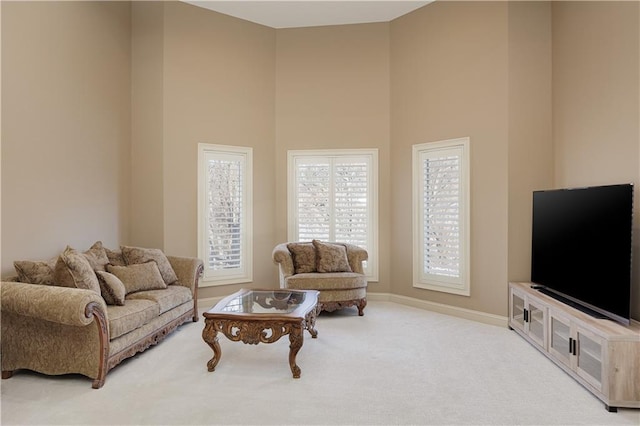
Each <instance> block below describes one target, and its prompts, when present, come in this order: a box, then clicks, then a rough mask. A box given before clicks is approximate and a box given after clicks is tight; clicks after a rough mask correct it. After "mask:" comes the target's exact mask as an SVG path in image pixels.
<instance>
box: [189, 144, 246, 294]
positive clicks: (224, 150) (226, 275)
mask: <svg viewBox="0 0 640 426" xmlns="http://www.w3.org/2000/svg"><path fill="white" fill-rule="evenodd" d="M212 155H213V156H216V155H217V156H219V158H229V157H231V158H237V159H238V160H239V161H241V164H242V167H243V176H244V179H243V188H242V217H243V218H244V220H243V223H242V229H243V231H244V232H242V234H241V240H242V242H241V256H242V257H241V259H242V261H241V263H242V267H241V268H237V269H234V270H232V271H216V270H213V269H212V268H210V267H209V265H208V264H207V259H208V258H209V250H208V248H207V246H206V245H207V238H206V232H207V221H208V215H207V213H206V210H205V209H206V205H207V187H208V176H207V174H208V166H207V161H208V159H209V158H210V157H211V156H212ZM197 198H198V214H197V216H198V217H197V222H198V257H199V258H200V259H202V260H203V261H204V272H203V274H202V279H201V280H200V287H212V286H220V285H227V284H238V283H248V282H252V281H253V148H251V147H240V146H231V145H218V144H208V143H199V144H198V197H197Z"/></svg>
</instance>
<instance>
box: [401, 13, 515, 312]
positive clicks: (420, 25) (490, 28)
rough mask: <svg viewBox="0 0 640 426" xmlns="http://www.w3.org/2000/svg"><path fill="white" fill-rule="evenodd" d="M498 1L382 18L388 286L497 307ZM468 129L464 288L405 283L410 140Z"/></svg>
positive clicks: (502, 175) (504, 123)
mask: <svg viewBox="0 0 640 426" xmlns="http://www.w3.org/2000/svg"><path fill="white" fill-rule="evenodd" d="M507 41H508V25H507V3H503V2H492V3H489V2H435V3H432V4H429V5H428V6H426V7H424V8H422V9H419V10H418V11H416V12H414V13H411V14H409V15H406V16H404V17H402V18H399V19H396V20H395V21H393V22H392V24H391V146H392V149H391V171H392V173H391V193H392V198H391V205H392V212H391V234H392V238H391V265H392V269H391V274H392V276H393V283H392V288H391V290H392V292H393V293H396V294H400V295H404V296H409V297H415V298H418V299H427V300H430V301H434V302H438V303H444V304H449V305H455V306H459V307H463V308H468V309H473V310H478V311H482V312H487V313H491V314H498V315H505V314H506V309H507V295H506V283H507V250H508V246H507V225H508V223H507V222H508V215H507V212H508V204H507V203H508V190H509V188H508V182H507V178H508V155H507V153H508V109H507V108H508V91H507V89H508V77H509V75H508V65H509V63H508V43H507ZM465 136H468V137H470V140H471V142H470V151H471V296H470V297H466V296H455V295H450V294H446V293H438V292H433V291H429V290H422V289H418V288H414V287H413V286H412V282H413V281H412V229H411V223H412V220H411V217H412V216H411V148H412V145H414V144H419V143H424V142H431V141H438V140H444V139H451V138H457V137H465Z"/></svg>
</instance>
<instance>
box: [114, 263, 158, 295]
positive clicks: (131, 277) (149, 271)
mask: <svg viewBox="0 0 640 426" xmlns="http://www.w3.org/2000/svg"><path fill="white" fill-rule="evenodd" d="M107 272H109V273H110V274H113V275H115V276H116V277H118V278H119V279H120V281H122V284H124V288H125V289H126V293H127V294H129V293H133V292H136V291H142V290H159V289H163V288H167V285H166V284H165V282H164V280H163V279H162V275H160V270H159V269H158V265H157V264H156V262H154V261H150V262H147V263H140V264H133V265H128V266H115V265H107Z"/></svg>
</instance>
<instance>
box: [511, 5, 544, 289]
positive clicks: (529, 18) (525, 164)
mask: <svg viewBox="0 0 640 426" xmlns="http://www.w3.org/2000/svg"><path fill="white" fill-rule="evenodd" d="M551 80H552V75H551V3H550V2H511V3H509V179H508V182H509V230H508V235H509V251H508V256H509V270H508V277H509V280H510V281H529V280H530V279H531V208H532V192H533V191H534V190H539V189H546V188H551V187H553V166H554V161H553V138H552V135H551V133H552V111H551V85H552V81H551Z"/></svg>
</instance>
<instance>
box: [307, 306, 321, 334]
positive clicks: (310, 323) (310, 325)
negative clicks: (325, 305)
mask: <svg viewBox="0 0 640 426" xmlns="http://www.w3.org/2000/svg"><path fill="white" fill-rule="evenodd" d="M318 312H319V310H318V309H317V308H316V309H312V310H311V311H310V312H309V313H308V314H307V316H306V317H305V324H306V328H307V330H309V333H310V334H311V337H312V338H314V339H315V338H316V337H318V330H316V328H315V327H316V315H317V314H318Z"/></svg>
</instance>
